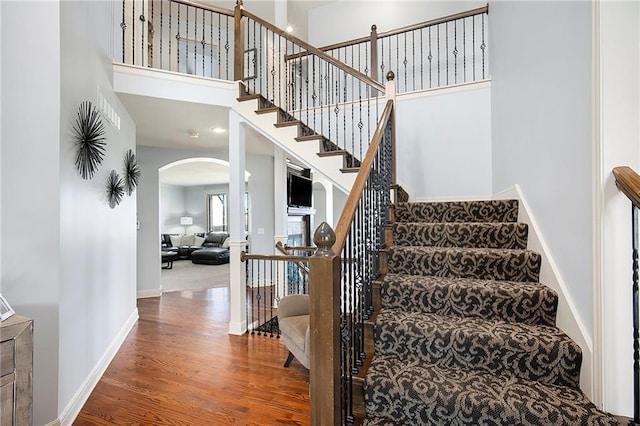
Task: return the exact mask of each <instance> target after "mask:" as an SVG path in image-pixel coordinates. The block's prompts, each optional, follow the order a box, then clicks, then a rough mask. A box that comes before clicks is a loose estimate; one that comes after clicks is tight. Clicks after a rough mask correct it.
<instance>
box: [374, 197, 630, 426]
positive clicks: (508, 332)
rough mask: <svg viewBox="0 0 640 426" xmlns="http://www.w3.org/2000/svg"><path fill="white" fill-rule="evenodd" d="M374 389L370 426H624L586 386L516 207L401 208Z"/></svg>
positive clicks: (379, 326)
mask: <svg viewBox="0 0 640 426" xmlns="http://www.w3.org/2000/svg"><path fill="white" fill-rule="evenodd" d="M394 217H395V223H394V224H393V225H392V226H391V228H392V235H393V241H392V243H391V245H390V247H389V248H388V249H387V253H388V254H387V262H388V273H387V275H386V276H385V277H384V279H383V282H382V286H381V290H380V291H381V309H380V312H379V314H378V316H377V318H376V324H375V329H374V338H375V353H374V356H373V360H372V362H371V366H370V367H369V369H368V372H367V376H366V379H365V410H366V415H367V418H366V419H365V421H364V424H365V425H368V426H374V425H388V426H398V425H411V426H415V425H540V426H542V425H544V426H547V425H618V422H617V420H616V419H615V418H614V417H613V416H610V415H608V414H606V413H603V412H601V411H599V410H598V409H597V408H596V407H595V405H593V404H592V403H591V402H590V401H589V400H588V399H587V397H586V396H585V395H584V394H583V393H582V391H581V390H580V387H579V379H580V365H581V363H582V351H581V349H580V347H579V346H578V345H576V344H575V342H573V341H572V340H571V339H570V338H569V337H568V336H567V335H566V334H565V333H564V332H562V331H561V330H560V329H558V328H557V327H556V326H555V319H556V310H557V306H558V296H557V295H556V293H555V292H554V291H553V290H551V289H550V288H548V287H546V286H545V285H544V284H541V283H539V282H538V277H539V274H540V265H541V258H540V255H539V254H538V253H535V252H532V251H528V250H526V246H527V235H528V229H527V226H526V225H525V224H520V223H517V217H518V203H517V201H515V200H504V201H473V202H449V203H444V202H441V203H398V204H397V205H396V206H395V207H394Z"/></svg>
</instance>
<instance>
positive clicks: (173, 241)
mask: <svg viewBox="0 0 640 426" xmlns="http://www.w3.org/2000/svg"><path fill="white" fill-rule="evenodd" d="M169 239H170V240H171V245H172V246H173V247H179V246H180V240H181V239H182V237H180V235H169Z"/></svg>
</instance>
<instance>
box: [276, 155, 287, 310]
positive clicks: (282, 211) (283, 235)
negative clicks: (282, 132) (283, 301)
mask: <svg viewBox="0 0 640 426" xmlns="http://www.w3.org/2000/svg"><path fill="white" fill-rule="evenodd" d="M273 194H274V203H273V207H274V211H273V216H274V220H275V223H274V224H273V225H274V226H273V239H274V241H273V243H274V244H277V243H278V242H280V243H282V245H285V244H286V243H287V237H288V232H287V158H286V156H285V153H284V151H283V150H282V149H280V148H278V147H277V146H275V145H274V146H273ZM274 250H275V249H274ZM275 253H276V254H280V252H279V251H278V250H275ZM285 275H286V269H285V264H284V262H278V273H277V275H276V276H277V277H279V278H278V282H277V284H276V286H277V290H276V291H277V296H278V297H279V298H282V297H284V291H285V287H284V286H285ZM275 305H276V307H277V305H278V298H276V300H275Z"/></svg>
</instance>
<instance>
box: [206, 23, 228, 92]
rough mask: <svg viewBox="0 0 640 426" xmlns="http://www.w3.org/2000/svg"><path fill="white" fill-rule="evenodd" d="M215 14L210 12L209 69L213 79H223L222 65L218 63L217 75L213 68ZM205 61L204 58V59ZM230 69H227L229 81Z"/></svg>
mask: <svg viewBox="0 0 640 426" xmlns="http://www.w3.org/2000/svg"><path fill="white" fill-rule="evenodd" d="M213 16H214V15H213V12H209V68H210V72H211V77H217V78H222V76H221V75H220V63H218V74H215V73H214V72H213V71H214V69H215V68H214V67H213ZM202 31H203V32H202V34H203V37H202V38H203V40H204V30H202ZM219 50H220V46H218V51H219ZM203 61H204V58H203ZM228 71H229V69H227V79H228V78H229V73H228Z"/></svg>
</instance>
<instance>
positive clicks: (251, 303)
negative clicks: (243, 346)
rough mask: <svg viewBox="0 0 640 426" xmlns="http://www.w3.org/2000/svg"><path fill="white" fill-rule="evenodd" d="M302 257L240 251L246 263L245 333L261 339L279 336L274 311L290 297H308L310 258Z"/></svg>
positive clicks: (308, 253) (307, 254) (307, 253)
mask: <svg viewBox="0 0 640 426" xmlns="http://www.w3.org/2000/svg"><path fill="white" fill-rule="evenodd" d="M312 254H313V252H309V251H306V252H305V254H304V255H289V254H284V255H261V254H247V253H245V252H242V253H241V255H240V260H241V261H242V262H244V263H245V273H246V285H247V305H246V319H247V331H248V332H249V333H250V334H257V335H261V336H271V337H280V329H279V328H278V322H277V312H278V311H277V308H278V304H279V303H280V300H281V299H282V298H283V297H285V296H288V295H290V294H308V292H309V272H308V271H309V259H310V257H309V256H311V255H312Z"/></svg>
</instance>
